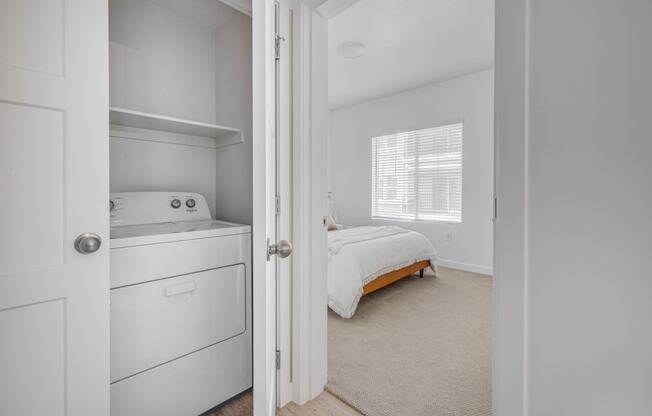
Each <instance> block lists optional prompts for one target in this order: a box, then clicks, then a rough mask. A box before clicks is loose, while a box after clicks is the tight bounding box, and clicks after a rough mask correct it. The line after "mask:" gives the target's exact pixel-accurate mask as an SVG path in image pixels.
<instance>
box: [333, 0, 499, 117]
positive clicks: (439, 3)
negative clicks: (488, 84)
mask: <svg viewBox="0 0 652 416" xmlns="http://www.w3.org/2000/svg"><path fill="white" fill-rule="evenodd" d="M328 30H329V33H328V43H329V45H328V49H329V51H328V55H329V56H328V61H329V62H328V71H329V87H328V89H329V92H328V95H329V106H330V108H331V109H335V108H340V107H344V106H347V105H351V104H355V103H358V102H362V101H366V100H370V99H373V98H378V97H381V96H385V95H389V94H393V93H396V92H399V91H403V90H406V89H410V88H415V87H418V86H421V85H425V84H429V83H432V82H437V81H443V80H446V79H450V78H454V77H457V76H461V75H465V74H469V73H472V72H476V71H480V70H483V69H488V68H491V67H493V56H494V0H400V1H397V0H359V1H358V2H356V3H355V4H353V5H352V6H351V7H349V8H347V9H346V10H344V11H343V12H341V13H339V14H337V15H336V16H334V17H332V18H331V19H330V20H329V21H328ZM348 41H354V42H361V43H362V44H364V45H365V46H366V47H367V52H366V53H365V54H364V55H362V56H361V57H359V58H356V59H346V58H343V57H342V56H340V55H339V54H338V53H337V47H338V46H339V45H340V44H341V43H343V42H348Z"/></svg>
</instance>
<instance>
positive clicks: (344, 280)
mask: <svg viewBox="0 0 652 416" xmlns="http://www.w3.org/2000/svg"><path fill="white" fill-rule="evenodd" d="M436 264H437V255H436V253H435V249H434V247H433V246H432V244H431V243H430V241H429V240H428V239H427V238H426V237H425V236H424V235H423V234H421V233H418V232H416V231H411V230H406V229H404V228H401V227H396V226H383V227H372V226H364V227H351V228H346V229H339V230H334V231H329V232H328V306H329V307H330V308H331V309H332V310H333V311H334V312H335V313H337V314H338V315H340V316H341V317H342V318H351V317H352V316H353V314H354V313H355V310H356V308H357V306H358V302H359V301H360V298H361V297H362V296H364V295H367V294H369V293H372V292H375V291H376V290H378V289H381V288H383V287H385V286H387V285H389V284H392V283H394V282H396V281H397V280H400V279H402V278H404V277H406V276H410V275H412V274H414V273H416V272H419V273H420V275H421V276H423V271H424V270H425V269H427V268H430V269H432V270H433V271H434V272H435V275H436V274H437V266H436Z"/></svg>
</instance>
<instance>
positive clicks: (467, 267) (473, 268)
mask: <svg viewBox="0 0 652 416" xmlns="http://www.w3.org/2000/svg"><path fill="white" fill-rule="evenodd" d="M437 265H439V266H442V267H448V268H450V269H457V270H463V271H465V272H471V273H480V274H488V275H493V274H494V271H493V269H492V268H491V267H485V266H478V265H477V264H469V263H460V262H457V261H451V260H444V259H438V260H437Z"/></svg>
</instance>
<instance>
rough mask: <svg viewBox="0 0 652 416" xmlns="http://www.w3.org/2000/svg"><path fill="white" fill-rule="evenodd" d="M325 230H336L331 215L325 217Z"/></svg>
mask: <svg viewBox="0 0 652 416" xmlns="http://www.w3.org/2000/svg"><path fill="white" fill-rule="evenodd" d="M326 228H327V229H328V231H334V230H337V224H336V223H335V220H334V219H333V216H332V215H331V214H328V215H327V216H326Z"/></svg>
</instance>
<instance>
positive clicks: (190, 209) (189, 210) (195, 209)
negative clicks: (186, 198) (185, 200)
mask: <svg viewBox="0 0 652 416" xmlns="http://www.w3.org/2000/svg"><path fill="white" fill-rule="evenodd" d="M186 212H197V208H187V209H186Z"/></svg>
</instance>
